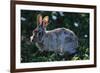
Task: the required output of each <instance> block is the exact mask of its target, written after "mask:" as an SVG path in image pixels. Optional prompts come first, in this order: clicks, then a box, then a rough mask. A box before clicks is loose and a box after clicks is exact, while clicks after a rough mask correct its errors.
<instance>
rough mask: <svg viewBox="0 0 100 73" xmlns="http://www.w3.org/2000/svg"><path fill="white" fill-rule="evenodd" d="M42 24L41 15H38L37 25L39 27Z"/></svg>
mask: <svg viewBox="0 0 100 73" xmlns="http://www.w3.org/2000/svg"><path fill="white" fill-rule="evenodd" d="M41 24H42V15H41V14H38V16H37V25H41Z"/></svg>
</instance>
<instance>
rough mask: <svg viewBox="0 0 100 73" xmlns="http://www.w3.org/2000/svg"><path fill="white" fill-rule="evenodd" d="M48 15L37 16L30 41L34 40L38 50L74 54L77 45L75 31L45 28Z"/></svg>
mask: <svg viewBox="0 0 100 73" xmlns="http://www.w3.org/2000/svg"><path fill="white" fill-rule="evenodd" d="M48 21H49V17H48V16H45V17H44V18H42V15H41V14H38V16H37V28H36V29H34V30H33V32H32V36H31V37H30V41H31V42H35V44H36V46H37V47H38V49H39V51H41V52H42V51H52V52H55V53H58V54H64V53H65V52H68V53H69V54H74V53H75V52H76V48H77V47H78V37H77V36H76V35H75V33H74V32H73V31H71V30H69V29H66V28H56V29H53V30H49V31H47V30H46V27H47V25H48Z"/></svg>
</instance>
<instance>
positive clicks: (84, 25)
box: [21, 10, 90, 63]
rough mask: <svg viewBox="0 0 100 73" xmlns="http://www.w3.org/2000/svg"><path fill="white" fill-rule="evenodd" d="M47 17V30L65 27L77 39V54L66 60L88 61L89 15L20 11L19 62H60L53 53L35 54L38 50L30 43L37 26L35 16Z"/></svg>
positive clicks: (59, 58)
mask: <svg viewBox="0 0 100 73" xmlns="http://www.w3.org/2000/svg"><path fill="white" fill-rule="evenodd" d="M38 14H42V15H43V17H44V16H46V15H47V16H49V24H48V26H47V30H52V29H55V28H58V27H60V28H61V27H65V28H67V29H70V30H72V31H73V32H74V33H75V34H76V35H77V37H78V39H79V47H78V48H77V50H78V53H77V54H76V55H74V56H68V58H67V60H87V59H89V16H90V15H89V13H74V12H54V11H32V10H30V11H29V10H21V62H22V63H23V62H24V63H25V62H45V61H61V60H62V59H61V57H59V56H58V57H57V56H55V53H53V52H48V53H42V54H41V53H36V52H37V51H38V48H37V47H36V46H35V44H34V43H30V36H31V35H32V31H33V30H34V29H35V28H36V26H37V20H36V19H37V15H38Z"/></svg>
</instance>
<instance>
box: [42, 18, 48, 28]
mask: <svg viewBox="0 0 100 73" xmlns="http://www.w3.org/2000/svg"><path fill="white" fill-rule="evenodd" d="M48 21H49V17H48V16H45V17H44V18H43V26H44V27H46V26H47V25H48Z"/></svg>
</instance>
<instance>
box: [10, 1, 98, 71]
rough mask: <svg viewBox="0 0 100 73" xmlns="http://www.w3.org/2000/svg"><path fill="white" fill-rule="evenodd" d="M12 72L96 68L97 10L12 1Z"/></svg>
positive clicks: (81, 6)
mask: <svg viewBox="0 0 100 73" xmlns="http://www.w3.org/2000/svg"><path fill="white" fill-rule="evenodd" d="M11 21H12V23H11V37H12V38H11V55H12V57H11V71H12V72H23V71H40V70H54V69H69V68H84V67H95V66H96V6H92V5H91V6H88V5H87V6H86V5H71V4H55V3H41V2H24V1H12V16H11Z"/></svg>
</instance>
